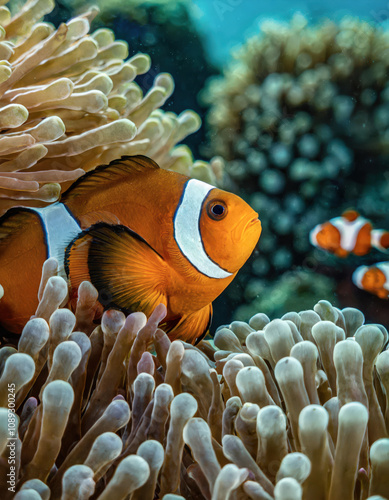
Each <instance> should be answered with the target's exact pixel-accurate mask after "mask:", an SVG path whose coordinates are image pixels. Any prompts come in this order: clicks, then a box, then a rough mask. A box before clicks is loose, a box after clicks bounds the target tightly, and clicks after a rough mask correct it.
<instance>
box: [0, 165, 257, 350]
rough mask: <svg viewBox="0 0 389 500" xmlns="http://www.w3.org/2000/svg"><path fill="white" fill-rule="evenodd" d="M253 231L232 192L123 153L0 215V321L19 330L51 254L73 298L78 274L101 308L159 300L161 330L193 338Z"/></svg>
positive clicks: (132, 307) (143, 307) (147, 308)
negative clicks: (43, 198)
mask: <svg viewBox="0 0 389 500" xmlns="http://www.w3.org/2000/svg"><path fill="white" fill-rule="evenodd" d="M260 234H261V223H260V221H259V219H258V214H257V213H255V212H254V210H252V209H251V208H250V207H249V205H247V203H245V202H244V201H243V200H242V199H241V198H239V197H238V196H236V195H234V194H231V193H227V192H226V191H222V190H220V189H217V188H215V187H214V186H211V185H209V184H206V183H204V182H201V181H198V180H196V179H190V178H188V177H186V176H184V175H181V174H178V173H176V172H171V171H167V170H164V169H160V168H159V167H158V165H157V164H156V163H155V162H153V161H152V160H150V159H149V158H146V157H144V156H135V157H124V158H122V159H121V160H118V161H114V162H112V163H111V164H110V165H108V166H103V167H99V168H97V169H96V170H94V171H92V172H90V173H88V174H86V175H85V176H84V177H82V178H81V179H79V180H78V181H77V182H76V183H75V184H74V185H73V186H71V188H70V189H69V190H68V191H67V192H66V193H65V194H64V195H63V196H62V199H61V202H58V203H54V204H53V205H49V206H48V207H45V208H40V209H36V208H16V209H11V210H10V211H9V212H7V213H6V214H5V215H4V216H3V217H2V218H1V219H0V284H1V285H2V286H3V288H4V297H3V298H2V299H1V300H0V324H1V325H2V326H3V327H5V328H6V329H7V330H9V331H12V332H15V333H20V332H21V330H22V328H23V326H24V324H25V323H26V322H27V320H28V319H29V318H30V316H31V315H32V314H34V312H35V310H36V307H37V305H38V299H37V295H38V288H39V283H40V276H41V270H42V265H43V263H44V261H45V260H46V259H47V258H48V257H55V258H56V259H57V260H58V262H59V265H60V269H61V270H62V276H63V277H64V278H66V279H67V280H68V282H69V286H70V296H71V298H72V300H75V299H76V297H77V290H78V287H79V285H80V284H81V282H82V281H85V280H86V281H90V282H92V284H93V285H94V286H95V287H96V289H97V290H98V292H99V301H100V303H101V304H102V306H103V307H104V308H110V307H113V308H119V309H121V310H123V311H124V312H126V313H129V312H131V311H142V312H144V313H145V314H146V315H147V316H149V315H150V314H151V312H152V311H153V309H154V308H155V307H156V306H157V305H158V304H160V303H163V304H165V306H166V308H167V316H166V318H165V320H164V323H163V325H161V327H162V328H163V329H164V330H165V331H166V332H167V333H168V334H169V336H170V337H171V338H182V339H183V340H186V341H188V342H194V341H195V340H196V339H197V340H198V339H199V338H201V337H202V336H203V335H204V334H205V333H206V332H207V330H208V327H209V324H210V321H211V317H212V302H213V300H215V298H216V297H217V296H218V295H220V293H221V292H222V291H223V290H224V289H225V288H226V286H227V285H228V284H229V283H231V281H232V280H233V279H234V277H235V276H236V274H237V272H238V271H239V269H240V268H241V267H242V265H243V264H244V263H245V262H246V260H247V259H248V257H249V256H250V254H251V253H252V251H253V250H254V247H255V245H256V244H257V241H258V238H259V236H260Z"/></svg>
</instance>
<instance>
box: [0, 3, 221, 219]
mask: <svg viewBox="0 0 389 500" xmlns="http://www.w3.org/2000/svg"><path fill="white" fill-rule="evenodd" d="M53 8H54V3H53V2H52V1H51V0H38V1H37V2H27V3H26V4H25V5H24V6H23V7H22V8H21V9H19V10H18V11H17V12H15V14H14V15H11V12H10V11H9V10H8V8H7V7H5V6H3V7H1V17H0V35H1V42H0V51H1V53H0V60H1V64H0V101H1V102H0V127H1V136H0V156H1V159H0V213H3V212H4V211H5V210H6V209H8V208H9V207H11V206H14V205H16V204H18V205H19V204H22V205H31V204H35V205H36V204H38V205H42V202H53V201H55V200H57V199H58V197H59V195H60V192H61V188H62V189H63V188H64V187H65V188H66V187H67V186H68V185H69V183H70V182H71V181H73V180H75V179H76V178H78V177H80V176H81V175H82V174H83V173H84V172H85V171H88V170H91V169H93V168H95V167H96V166H97V165H101V164H106V163H109V162H110V161H111V160H113V159H116V158H120V157H121V156H123V155H133V154H146V155H147V156H149V157H151V158H153V159H154V160H156V161H157V162H158V163H159V165H161V166H162V167H163V168H169V169H172V170H176V171H179V172H182V173H185V174H187V175H193V176H196V177H201V178H205V179H206V180H208V181H210V182H216V177H215V172H214V171H213V170H212V168H210V167H209V165H208V164H206V163H204V162H196V163H193V158H192V155H191V152H190V150H189V149H188V148H187V147H185V146H176V144H177V143H179V142H180V141H182V140H183V139H184V138H185V137H186V136H187V135H188V134H191V133H193V132H195V131H196V130H197V129H198V128H199V126H200V119H199V117H198V116H197V115H196V113H194V112H191V111H184V112H183V113H181V114H180V115H179V116H177V115H175V114H174V113H171V112H164V111H162V110H161V109H160V107H161V106H163V104H164V103H165V102H166V100H167V99H168V98H169V97H170V96H171V94H172V92H173V89H174V82H173V79H172V77H171V75H169V74H168V73H161V74H158V75H157V76H156V77H155V79H154V82H153V84H152V86H151V88H150V89H149V90H147V92H146V93H145V94H144V92H143V89H142V88H141V87H140V86H139V85H138V84H137V83H135V81H134V80H135V79H136V77H137V76H138V75H142V74H144V73H146V72H147V71H148V70H149V68H150V64H151V62H150V58H149V56H148V55H147V54H141V53H138V54H135V55H133V56H132V57H130V58H128V52H129V50H128V46H127V43H126V42H123V41H120V40H115V36H114V33H113V32H112V31H111V30H108V29H104V28H101V29H98V30H96V31H94V32H93V33H91V34H88V33H89V30H90V23H91V22H92V20H93V18H94V17H95V15H96V14H97V12H98V10H97V8H95V7H92V8H91V9H90V10H88V11H87V12H85V13H84V14H82V15H80V16H78V17H75V18H74V19H71V20H70V21H68V22H67V23H66V24H61V25H60V26H59V28H58V29H54V27H53V26H52V25H51V24H48V23H42V22H38V21H39V19H40V18H41V17H42V16H44V15H45V14H47V13H48V12H50V11H51V10H52V9H53ZM219 167H220V165H219ZM219 167H217V168H219ZM217 168H216V171H217Z"/></svg>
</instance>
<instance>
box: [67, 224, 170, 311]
mask: <svg viewBox="0 0 389 500" xmlns="http://www.w3.org/2000/svg"><path fill="white" fill-rule="evenodd" d="M65 263H66V268H67V271H68V275H69V278H70V283H71V286H72V288H73V287H74V286H78V285H79V283H80V282H81V281H82V278H85V277H87V276H89V279H90V281H91V283H92V284H93V285H94V286H95V287H96V289H97V290H98V292H99V302H100V303H101V304H102V305H103V306H104V308H109V307H116V308H119V309H121V310H123V311H124V312H125V313H130V312H133V311H142V312H144V313H145V314H146V315H147V316H149V315H150V314H151V313H152V311H153V310H154V308H155V307H156V306H157V305H158V304H160V303H163V304H165V305H166V304H167V299H166V295H165V293H164V290H165V287H166V282H167V279H168V274H169V267H168V265H167V264H166V262H165V261H164V260H163V258H162V257H161V256H160V255H159V254H158V253H157V252H155V250H154V249H153V248H152V247H150V245H149V244H148V243H147V242H146V241H145V240H144V239H143V238H141V237H140V236H139V235H138V234H136V233H135V232H133V231H131V230H130V229H129V228H128V227H126V226H121V225H109V224H106V223H99V224H96V225H95V226H92V227H91V228H89V229H87V230H85V231H83V232H82V233H81V234H80V235H79V237H78V238H76V239H75V240H74V241H73V242H72V243H71V244H70V245H69V247H68V248H67V250H66V256H65ZM80 280H81V281H80Z"/></svg>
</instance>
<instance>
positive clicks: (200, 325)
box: [161, 304, 212, 344]
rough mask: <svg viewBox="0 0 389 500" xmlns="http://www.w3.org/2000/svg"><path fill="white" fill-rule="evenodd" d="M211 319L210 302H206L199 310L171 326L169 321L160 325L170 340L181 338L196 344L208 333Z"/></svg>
mask: <svg viewBox="0 0 389 500" xmlns="http://www.w3.org/2000/svg"><path fill="white" fill-rule="evenodd" d="M211 321H212V304H208V305H207V306H205V307H203V308H202V309H200V310H199V311H196V312H194V313H192V314H189V315H187V316H183V317H182V318H181V320H180V321H179V322H178V323H176V324H175V325H174V326H173V327H172V326H171V325H169V323H165V324H162V325H161V328H162V330H165V331H166V333H167V334H168V336H169V338H170V340H174V339H181V340H184V341H185V342H188V343H190V344H197V343H199V342H200V340H201V339H202V338H203V337H204V336H205V335H206V334H207V333H208V331H209V327H210V326H211Z"/></svg>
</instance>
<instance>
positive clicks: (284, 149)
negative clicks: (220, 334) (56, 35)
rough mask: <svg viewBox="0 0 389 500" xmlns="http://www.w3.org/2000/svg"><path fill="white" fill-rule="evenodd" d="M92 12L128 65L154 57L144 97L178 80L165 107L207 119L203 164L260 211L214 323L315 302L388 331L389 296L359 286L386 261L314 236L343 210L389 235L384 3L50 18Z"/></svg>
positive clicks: (74, 9)
mask: <svg viewBox="0 0 389 500" xmlns="http://www.w3.org/2000/svg"><path fill="white" fill-rule="evenodd" d="M92 3H93V4H96V3H97V5H98V6H99V8H100V14H99V15H98V16H97V17H96V19H95V21H94V29H96V28H98V27H100V26H106V27H109V28H112V29H113V30H114V31H115V34H116V38H117V39H123V40H126V41H127V42H128V44H129V50H130V56H131V55H132V54H134V53H137V52H145V53H148V54H149V55H150V56H151V58H152V69H151V71H150V72H149V73H147V75H146V76H145V77H144V79H143V80H142V79H141V80H137V81H138V83H139V84H140V85H141V87H142V88H144V89H147V88H149V87H150V86H151V84H152V77H153V75H154V76H155V75H157V74H158V73H159V72H169V73H171V74H172V75H173V77H174V80H175V85H176V88H175V92H174V94H173V96H172V98H170V100H169V101H168V102H167V103H166V104H165V106H164V108H165V109H167V110H172V111H175V112H180V111H181V110H183V109H187V108H190V109H193V110H195V111H196V112H197V113H198V114H199V115H200V116H201V118H202V120H203V126H202V128H201V129H200V131H199V132H197V133H196V134H194V135H193V136H191V137H189V138H188V139H187V140H186V141H185V143H186V144H188V145H189V147H190V148H191V149H192V150H193V152H194V155H195V156H196V157H198V158H203V159H210V158H212V157H214V156H216V155H217V156H220V157H222V158H223V160H224V161H225V173H224V178H223V181H222V183H221V184H222V185H221V187H224V188H226V189H228V190H231V191H234V192H236V193H237V194H239V195H240V196H242V197H243V198H245V199H246V200H247V201H248V202H249V203H250V204H251V205H252V206H253V208H254V209H255V210H257V211H258V213H259V217H260V219H261V221H262V224H263V233H262V236H261V238H260V241H259V244H258V247H257V249H256V250H255V251H254V254H253V255H252V257H251V258H250V260H249V262H248V263H247V264H246V265H245V266H244V268H243V269H242V270H241V271H240V273H239V275H238V277H237V279H236V280H235V281H234V282H233V284H232V285H231V286H230V287H229V288H228V290H226V292H225V293H224V294H223V295H222V296H221V297H220V298H219V299H218V300H217V301H216V302H215V319H214V325H219V324H221V323H228V322H230V321H231V320H233V319H242V320H247V319H248V318H249V317H250V316H252V315H253V314H255V313H256V312H264V313H266V314H268V315H269V316H271V317H275V316H279V315H282V314H283V313H285V312H287V311H292V310H297V311H298V310H303V309H308V308H311V307H313V305H314V304H315V303H316V302H317V301H318V300H320V299H327V300H329V301H330V302H332V303H333V304H334V305H336V306H339V307H346V306H353V307H358V308H360V309H361V310H362V311H363V312H364V313H365V315H366V316H367V318H368V319H372V318H374V320H375V321H378V322H381V323H383V324H386V325H388V323H389V308H388V300H385V299H382V298H378V297H377V296H375V295H374V294H371V293H369V292H367V291H365V290H361V289H359V288H357V287H356V286H355V284H354V283H353V281H352V274H353V272H354V271H355V269H356V268H357V267H358V266H361V265H366V266H373V265H374V264H375V263H377V262H387V261H388V260H389V257H388V255H387V254H385V253H384V252H382V251H379V250H377V249H374V248H372V249H371V251H370V252H368V253H367V254H366V255H363V256H356V255H353V254H351V255H349V256H348V257H346V258H343V259H341V258H339V257H336V256H334V255H332V254H330V253H328V252H326V251H324V250H322V249H320V248H315V247H313V246H312V245H311V243H310V241H309V233H310V231H311V230H312V229H313V228H314V227H315V226H316V225H317V224H321V223H324V222H325V221H328V220H329V219H331V218H333V217H338V216H340V215H341V214H342V213H343V211H344V210H346V209H348V208H353V209H356V210H358V212H359V213H361V214H362V215H363V216H364V217H366V218H367V219H369V220H370V221H371V223H372V226H373V227H374V228H375V229H383V230H388V231H389V170H388V168H387V165H388V156H389V85H388V84H387V82H388V74H389V31H388V27H389V23H388V19H389V2H387V1H377V0H373V1H370V2H366V1H364V0H356V1H355V0H354V1H352V2H351V1H350V0H347V1H346V0H344V1H342V0H336V1H335V0H325V1H324V0H295V1H294V2H290V1H287V0H273V1H272V2H260V1H253V0H196V1H182V0H178V1H167V0H154V1H147V2H145V1H133V0H127V1H126V2H123V1H122V0H100V1H97V2H89V3H88V4H86V2H84V1H81V0H66V1H57V6H56V8H55V10H54V11H53V12H52V13H51V14H50V15H49V16H46V20H47V21H51V22H53V23H54V24H55V25H58V23H59V22H61V21H66V20H67V19H69V18H70V17H72V16H73V15H75V14H76V13H79V12H81V11H83V10H85V9H86V7H87V6H88V5H91V4H92ZM150 75H151V77H150ZM388 279H389V276H388Z"/></svg>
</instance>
